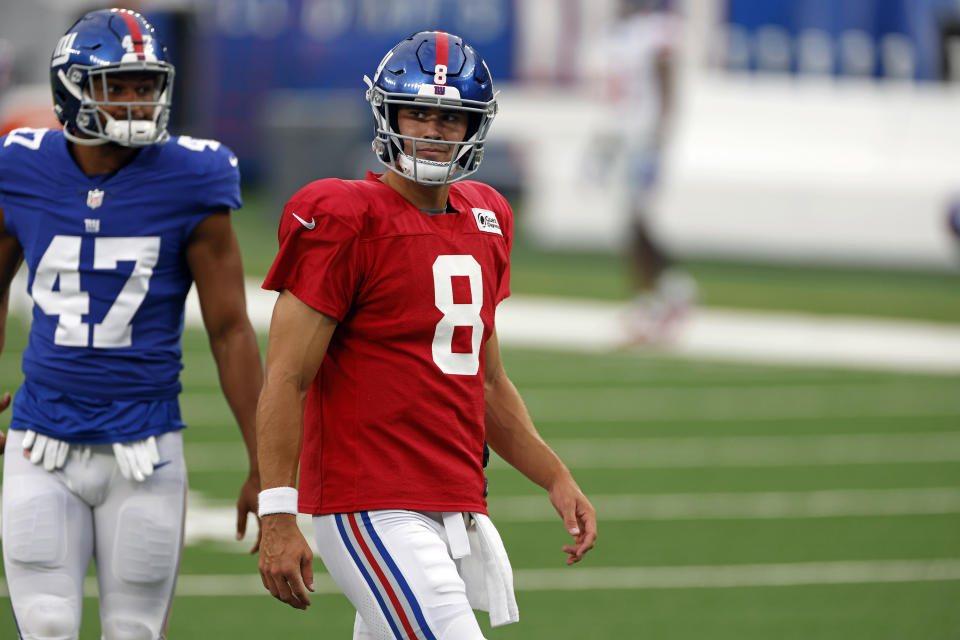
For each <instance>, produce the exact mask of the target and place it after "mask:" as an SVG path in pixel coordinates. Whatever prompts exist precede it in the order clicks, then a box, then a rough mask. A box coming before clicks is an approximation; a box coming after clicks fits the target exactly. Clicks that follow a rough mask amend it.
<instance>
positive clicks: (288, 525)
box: [257, 31, 597, 640]
mask: <svg viewBox="0 0 960 640" xmlns="http://www.w3.org/2000/svg"><path fill="white" fill-rule="evenodd" d="M365 80H366V81H367V84H368V86H369V90H368V91H367V94H366V95H367V100H368V101H369V102H370V104H371V107H372V109H373V113H374V118H375V120H376V137H375V139H374V151H375V152H376V154H377V156H378V157H379V159H380V160H381V162H382V163H383V164H384V165H385V166H386V168H387V171H385V172H384V173H383V175H376V174H373V173H369V174H368V175H367V178H366V180H351V181H342V180H333V179H328V180H320V181H317V182H313V183H311V184H309V185H307V186H306V187H304V188H303V189H301V190H300V191H298V192H297V193H296V194H295V195H294V196H293V197H292V198H291V199H290V201H289V202H288V203H287V205H286V207H285V208H284V211H283V216H282V219H281V222H280V229H279V241H280V249H279V253H278V255H277V258H276V260H275V262H274V264H273V267H272V268H271V270H270V273H269V275H268V276H267V279H266V282H265V283H264V288H267V289H274V290H277V291H279V292H280V295H279V298H278V299H277V303H276V306H275V308H274V311H273V319H272V321H271V326H270V339H269V344H268V350H267V368H266V379H265V383H264V388H263V392H262V394H261V396H260V402H259V406H258V412H257V415H258V419H257V435H258V443H259V455H260V468H261V481H262V487H264V488H265V490H264V491H262V492H261V494H260V515H261V518H262V525H263V538H262V542H261V549H260V573H261V577H262V579H263V584H264V586H265V587H266V588H267V589H268V590H269V591H270V593H271V594H272V595H273V596H275V597H276V598H278V599H280V600H282V601H284V602H287V603H288V604H290V605H291V606H293V607H295V608H298V609H305V608H306V607H307V606H308V605H309V604H310V599H309V596H308V591H312V590H313V584H312V583H313V571H312V566H311V565H312V553H311V550H310V547H309V546H308V545H307V543H306V541H305V540H304V538H303V536H302V535H301V533H300V531H299V529H298V528H297V526H296V520H295V518H296V515H295V514H296V513H297V512H298V511H299V512H303V513H310V514H313V516H314V519H313V524H314V530H315V536H316V541H317V547H318V549H319V552H320V556H321V558H322V559H323V562H324V564H325V565H326V567H327V569H328V570H329V571H330V574H331V576H332V577H333V578H334V580H336V582H337V584H338V585H339V586H340V588H341V589H342V590H343V591H344V593H345V594H346V595H347V597H348V598H349V599H350V601H351V602H352V603H353V604H354V606H355V607H356V608H357V614H358V615H357V619H356V623H355V628H354V637H355V638H436V639H438V640H441V639H443V638H447V639H452V638H457V639H458V640H464V639H467V640H469V639H475V638H482V637H483V636H482V633H481V631H480V627H479V625H478V623H477V621H476V618H475V616H474V614H473V611H472V609H475V608H476V609H484V610H488V611H489V612H490V617H491V622H492V624H494V625H498V624H505V623H507V622H513V621H516V619H517V618H518V614H517V609H516V601H515V599H514V594H513V580H512V571H511V569H510V564H509V561H508V560H507V557H506V553H505V552H504V550H503V544H502V542H501V540H500V537H499V535H498V534H497V532H496V529H495V528H494V527H493V525H492V523H491V522H490V519H489V518H488V517H487V515H486V500H485V499H484V484H485V480H484V476H483V468H482V461H481V460H482V457H483V450H484V441H485V440H486V441H487V442H489V444H490V446H491V447H492V448H493V449H494V451H496V452H497V453H498V454H499V455H500V456H501V457H502V458H503V459H504V460H506V461H507V462H509V463H510V464H512V465H513V466H514V467H516V468H517V469H519V470H520V471H521V472H523V473H524V474H525V475H526V476H527V477H529V478H530V479H531V480H533V481H534V482H536V483H537V484H539V485H541V486H542V487H544V488H545V489H546V490H547V491H548V492H549V498H550V500H551V502H552V503H553V505H554V507H555V508H556V510H557V512H558V513H559V515H560V518H561V519H562V521H563V523H564V526H565V528H566V529H567V531H568V532H569V534H570V535H572V536H573V540H572V542H571V543H570V544H568V545H566V546H564V547H563V551H564V552H565V553H566V554H567V558H566V561H567V564H573V563H575V562H578V561H580V560H581V559H582V558H583V556H584V554H585V553H586V552H587V551H589V550H590V549H591V548H592V547H593V546H594V543H595V540H596V536H597V525H596V513H595V511H594V509H593V507H592V505H591V504H590V502H589V501H588V500H587V498H586V497H585V496H584V494H583V493H582V492H581V490H580V488H579V487H578V486H577V484H576V482H575V481H574V479H573V476H572V475H571V474H570V471H569V470H568V469H567V467H566V466H565V465H564V464H563V462H562V461H561V460H560V458H558V457H557V455H556V454H555V453H554V452H553V451H552V450H551V449H550V447H549V446H547V444H546V443H545V442H544V441H543V439H542V438H541V437H540V435H539V434H538V433H537V431H536V429H535V428H534V425H533V422H532V421H531V419H530V416H529V414H528V413H527V410H526V408H525V406H524V403H523V401H522V399H521V397H520V395H519V393H518V392H517V390H516V388H515V387H514V385H513V383H512V382H511V381H510V379H509V378H508V377H507V374H506V373H505V371H504V368H503V362H502V360H501V355H500V348H499V345H498V341H497V334H496V327H495V312H496V306H497V304H498V303H499V302H500V301H501V300H503V299H504V298H505V297H507V296H508V295H509V274H510V263H509V256H510V247H511V243H512V238H513V218H512V213H511V210H510V207H509V205H508V204H507V202H506V201H505V200H504V199H503V198H502V197H501V196H500V194H498V193H497V192H496V191H495V190H493V189H492V188H490V187H488V186H486V185H484V184H481V183H478V182H474V181H463V179H464V178H466V177H467V176H469V175H470V174H472V173H473V172H474V171H475V170H476V168H477V166H478V165H479V164H480V160H481V158H482V155H483V146H484V141H485V138H486V134H487V131H488V129H489V127H490V123H491V120H492V119H493V117H494V116H495V114H496V109H497V103H496V96H495V94H494V91H493V83H492V79H491V77H490V72H489V70H488V69H487V66H486V64H485V63H484V62H483V59H482V58H481V57H480V56H479V54H477V52H476V51H475V50H474V49H473V48H472V47H470V46H469V45H468V44H466V43H465V42H464V41H463V40H462V39H461V38H459V37H457V36H454V35H452V34H447V33H443V32H433V31H429V32H420V33H417V34H414V35H413V36H411V37H410V38H408V39H406V40H404V41H402V42H400V43H399V44H398V45H397V46H396V47H394V48H393V49H392V50H391V51H390V52H389V53H388V54H387V55H386V57H384V59H383V61H382V62H381V63H380V66H379V68H378V69H377V72H376V74H375V75H374V78H373V80H369V79H365ZM298 462H299V469H300V477H299V491H298V489H296V488H294V487H297V468H298Z"/></svg>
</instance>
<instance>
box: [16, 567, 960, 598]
mask: <svg viewBox="0 0 960 640" xmlns="http://www.w3.org/2000/svg"><path fill="white" fill-rule="evenodd" d="M957 580H960V559H957V558H942V559H933V560H883V561H858V562H801V563H786V564H744V565H716V566H711V565H708V566H688V567H610V568H597V567H586V566H578V567H570V568H561V569H519V570H516V571H514V585H515V588H516V589H517V591H598V590H618V591H619V590H633V589H729V588H736V587H789V586H799V585H829V584H882V583H898V582H948V581H950V582H952V581H957ZM314 586H315V587H316V592H315V593H316V594H331V593H340V589H339V588H338V587H337V586H336V584H335V583H334V582H333V580H332V579H331V578H330V576H329V575H328V574H326V573H317V574H315V576H314ZM7 595H8V594H7V584H6V581H5V580H2V579H0V596H2V597H6V596H7ZM83 595H84V597H88V598H91V597H96V595H97V582H96V578H93V577H89V578H86V579H85V580H84V583H83ZM176 595H177V596H178V597H181V598H185V597H202V596H218V597H224V596H261V597H264V598H268V597H270V596H269V594H268V592H267V590H266V589H264V587H263V584H262V583H261V582H260V577H259V576H258V575H250V574H238V575H190V574H187V575H181V576H180V578H179V579H178V580H177V590H176Z"/></svg>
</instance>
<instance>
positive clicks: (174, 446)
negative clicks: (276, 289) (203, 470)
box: [0, 9, 262, 640]
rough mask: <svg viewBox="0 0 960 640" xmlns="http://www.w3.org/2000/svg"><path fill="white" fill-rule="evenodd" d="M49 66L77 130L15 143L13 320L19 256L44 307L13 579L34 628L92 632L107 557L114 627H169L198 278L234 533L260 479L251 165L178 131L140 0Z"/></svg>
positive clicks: (22, 400)
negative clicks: (233, 426) (228, 463)
mask: <svg viewBox="0 0 960 640" xmlns="http://www.w3.org/2000/svg"><path fill="white" fill-rule="evenodd" d="M50 73H51V81H52V86H53V98H54V111H55V112H56V114H57V116H58V118H59V120H60V122H61V123H62V124H63V126H64V128H63V130H59V129H57V130H52V129H17V130H15V131H12V132H11V133H10V134H8V135H7V136H5V137H4V138H2V140H0V293H2V296H0V298H2V299H3V301H4V306H3V309H2V311H3V312H4V313H3V316H4V318H5V317H6V300H7V296H8V290H9V286H10V281H11V279H12V278H13V276H14V273H15V272H16V270H17V268H18V266H19V264H20V262H21V261H23V262H26V264H27V268H28V270H29V274H28V290H29V292H30V295H31V297H32V298H33V302H34V307H33V322H32V326H31V329H30V341H29V345H28V346H27V348H26V350H25V351H24V353H23V372H24V376H25V380H24V383H23V385H22V386H21V387H20V389H19V390H18V391H17V393H16V397H15V399H14V402H13V415H12V418H11V422H10V433H9V434H8V441H7V446H6V455H5V456H4V469H3V560H4V569H5V574H6V579H7V585H8V589H9V593H10V599H11V601H12V604H13V611H14V616H15V619H16V623H17V626H18V630H19V633H20V637H21V638H24V639H25V640H26V639H40V638H44V639H47V638H77V635H78V633H79V629H80V615H81V602H82V598H83V581H84V576H85V575H86V573H87V568H88V566H89V564H90V560H91V557H92V558H93V559H94V560H95V562H96V568H97V581H98V585H99V589H100V619H101V627H102V637H103V638H105V639H106V640H117V639H133V638H160V637H163V634H164V630H165V627H166V622H167V618H168V615H169V612H170V605H171V601H172V599H173V590H174V583H175V580H176V572H177V567H178V565H179V560H180V554H181V546H182V539H183V525H184V510H185V500H186V490H187V477H186V469H185V466H184V458H183V439H182V435H181V434H182V429H183V428H184V423H183V422H182V420H181V417H180V408H179V403H178V400H177V396H178V394H179V392H180V388H181V385H180V380H179V373H180V369H181V368H182V365H181V362H180V355H181V346H180V340H181V333H182V331H183V316H184V301H185V299H186V296H187V291H188V290H189V289H190V286H191V283H192V282H195V283H196V286H197V293H198V294H199V298H200V305H201V309H202V312H203V319H204V324H205V325H206V328H207V332H208V333H209V337H210V345H211V349H212V351H213V355H214V358H215V360H216V363H217V368H218V371H219V374H220V382H221V385H222V387H223V391H224V395H225V396H226V398H227V401H228V403H229V404H230V407H231V409H232V410H233V413H234V415H235V416H236V419H237V422H238V423H239V425H240V430H241V432H242V434H243V438H244V441H245V443H246V446H247V451H248V454H249V462H250V475H249V477H248V478H247V480H246V482H245V483H244V484H243V486H242V488H241V492H240V499H239V502H238V536H240V535H241V534H242V533H243V531H244V529H245V523H246V519H247V513H248V512H249V511H252V510H255V508H256V496H257V492H258V491H259V478H258V475H257V474H258V471H257V461H256V437H255V433H254V430H255V412H256V398H257V395H258V394H259V391H260V386H261V384H262V368H261V361H260V353H259V348H258V346H257V341H256V336H255V334H254V331H253V328H252V326H251V324H250V321H249V319H248V318H247V314H246V305H245V301H244V290H243V274H242V267H241V260H240V251H239V247H238V244H237V239H236V235H235V234H234V231H233V228H232V226H231V224H230V217H229V209H231V208H232V209H236V208H239V207H240V205H241V202H240V190H239V172H238V169H237V160H236V157H235V156H233V154H232V153H231V152H230V151H229V150H228V149H227V148H225V147H223V146H221V145H220V144H219V143H218V142H216V141H213V140H200V139H194V138H189V137H186V136H180V137H177V136H170V135H169V134H168V133H167V129H166V127H167V120H168V116H169V107H170V98H171V93H172V91H173V78H174V69H173V66H172V65H171V64H170V63H169V62H168V57H167V52H166V49H165V48H164V46H163V44H162V43H161V42H160V41H159V40H158V37H157V34H156V33H155V32H154V29H153V27H152V26H151V25H150V24H149V23H148V22H147V21H146V20H145V19H144V18H143V17H142V16H141V15H139V14H137V13H134V12H132V11H128V10H125V9H109V10H101V11H93V12H91V13H88V14H86V15H85V16H83V17H82V18H81V19H80V20H79V21H78V22H77V23H76V24H74V25H73V26H72V27H70V29H69V30H68V31H67V32H66V34H65V35H64V36H63V37H62V38H61V39H60V41H59V42H58V43H57V46H56V49H55V50H54V52H53V56H52V60H51V66H50ZM4 637H6V635H5V636H4Z"/></svg>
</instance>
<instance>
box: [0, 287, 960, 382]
mask: <svg viewBox="0 0 960 640" xmlns="http://www.w3.org/2000/svg"><path fill="white" fill-rule="evenodd" d="M259 283H260V281H259V280H257V279H253V278H251V279H248V280H247V287H246V290H247V311H248V313H249V315H250V320H251V321H252V322H253V326H254V327H255V328H256V329H257V331H261V332H265V331H266V330H267V329H268V327H269V326H270V315H271V313H272V312H273V303H274V301H275V300H276V293H274V292H271V291H264V290H262V289H260V286H259ZM30 305H31V301H30V299H29V297H27V294H26V284H25V282H24V275H23V271H21V272H20V273H19V274H18V275H17V280H15V281H14V283H13V285H12V286H11V300H10V312H11V314H13V315H17V316H19V317H21V318H24V319H28V318H29V310H30ZM625 310H626V307H625V305H623V304H622V303H615V302H602V301H596V300H582V299H581V300H578V299H573V298H545V297H531V296H515V297H511V298H508V299H507V300H505V301H504V302H503V303H502V304H501V305H500V307H499V309H498V313H497V332H498V335H499V338H500V341H501V343H502V344H504V345H507V346H515V347H540V348H549V349H560V350H567V351H581V352H584V351H585V352H609V351H614V350H620V349H624V348H626V344H627V334H626V331H625V326H624V317H623V315H624V312H625ZM202 322H203V321H202V318H201V315H200V305H199V303H198V301H197V296H196V291H195V290H191V292H190V295H189V296H188V298H187V307H186V324H187V326H191V327H201V326H203V324H202ZM631 349H636V350H637V351H641V350H642V351H643V352H644V353H651V352H652V353H658V354H669V355H678V356H683V357H690V358H712V359H720V360H734V361H745V362H761V363H767V364H790V365H814V366H837V367H849V368H857V369H876V370H886V371H916V372H928V373H960V325H949V324H937V323H932V322H920V321H899V320H880V319H876V318H867V317H844V316H818V315H814V314H801V313H784V312H766V311H765V312H759V311H742V310H734V309H718V308H713V307H710V308H700V309H697V310H695V311H694V312H693V314H692V315H691V317H690V318H688V319H687V321H686V322H685V323H684V324H683V325H682V326H680V327H678V331H677V333H676V335H675V337H674V340H673V341H672V342H671V343H670V344H668V345H661V346H657V347H656V348H654V347H645V348H644V347H631Z"/></svg>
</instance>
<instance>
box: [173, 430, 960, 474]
mask: <svg viewBox="0 0 960 640" xmlns="http://www.w3.org/2000/svg"><path fill="white" fill-rule="evenodd" d="M188 440H189V438H188ZM548 442H549V444H550V446H551V447H553V448H554V449H555V450H556V451H557V453H558V454H560V457H561V458H563V460H564V462H566V464H567V466H568V467H571V468H575V469H673V468H697V467H703V468H714V467H789V466H833V465H849V464H916V463H936V462H960V432H954V431H948V432H917V433H865V434H849V435H799V436H717V437H679V438H602V439H597V438H549V439H548ZM184 449H185V451H186V456H187V468H188V469H189V470H190V471H191V472H219V471H243V470H246V468H247V456H246V453H245V451H244V449H243V445H242V444H240V443H239V442H231V443H222V444H221V443H217V444H206V443H203V444H201V443H196V444H186V445H185V447H184ZM490 465H491V468H494V469H502V468H505V467H506V463H505V462H503V460H502V459H500V458H499V457H498V456H496V455H493V456H491V458H490Z"/></svg>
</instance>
